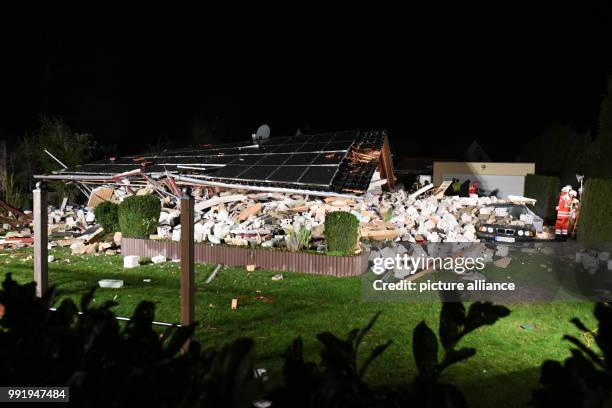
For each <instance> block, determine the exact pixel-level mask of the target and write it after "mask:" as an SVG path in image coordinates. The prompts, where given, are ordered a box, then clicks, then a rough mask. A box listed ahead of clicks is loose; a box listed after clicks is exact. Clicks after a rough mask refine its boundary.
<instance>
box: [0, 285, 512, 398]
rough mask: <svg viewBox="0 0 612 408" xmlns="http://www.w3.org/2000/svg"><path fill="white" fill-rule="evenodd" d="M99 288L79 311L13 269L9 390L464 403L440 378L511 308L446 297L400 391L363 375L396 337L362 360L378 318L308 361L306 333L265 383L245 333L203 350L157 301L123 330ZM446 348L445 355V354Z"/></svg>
mask: <svg viewBox="0 0 612 408" xmlns="http://www.w3.org/2000/svg"><path fill="white" fill-rule="evenodd" d="M93 294H94V291H93V290H92V291H90V292H89V293H87V294H86V295H85V296H83V299H82V300H81V304H80V309H81V312H82V314H80V315H79V313H78V309H77V307H76V305H75V304H74V303H73V302H72V300H70V299H65V300H63V301H62V302H61V304H60V306H59V307H58V308H57V311H55V312H52V311H50V310H49V307H51V306H52V305H53V304H54V301H55V296H56V291H55V289H53V288H52V289H50V290H49V291H48V292H47V293H46V294H45V295H44V296H43V298H41V299H39V298H36V296H35V285H34V284H33V283H29V284H26V285H19V284H17V283H16V282H15V281H14V280H12V279H11V276H10V274H9V275H7V278H6V279H5V281H4V283H3V289H2V290H0V304H2V305H4V307H5V314H4V316H2V317H1V318H0V362H2V370H0V384H1V385H3V386H11V385H12V386H24V385H38V386H60V385H61V386H69V387H70V399H71V402H72V404H73V405H74V406H88V407H119V406H130V405H134V406H154V407H199V406H202V407H204V406H206V407H251V406H253V404H254V402H256V401H258V400H267V401H269V402H271V403H272V406H273V407H382V406H385V407H387V406H406V405H409V404H410V403H413V404H416V405H414V406H422V407H464V406H466V402H465V398H464V397H463V394H462V393H461V392H460V390H459V389H458V388H456V387H455V386H453V385H451V384H445V383H441V382H440V381H439V377H440V374H441V373H442V372H443V370H444V369H445V368H447V367H448V366H450V365H452V364H455V363H458V362H460V361H462V360H465V359H467V358H469V357H471V356H473V355H474V354H475V352H476V351H475V350H474V349H470V348H457V344H458V342H459V341H460V340H461V339H462V338H463V337H464V336H465V335H467V334H469V333H470V332H472V331H474V330H475V329H477V328H479V327H482V326H485V325H490V324H493V323H495V322H496V321H497V320H498V319H499V318H500V317H503V316H506V315H508V314H509V310H508V309H506V308H505V307H503V306H494V305H492V304H490V303H473V304H472V305H471V306H470V308H469V310H468V311H467V312H466V310H465V308H464V306H463V305H462V304H461V303H445V304H443V307H442V312H441V315H440V328H439V339H438V338H437V337H436V335H435V334H434V332H433V331H432V330H431V329H430V328H429V327H428V326H427V325H426V324H425V322H421V323H420V324H419V325H418V326H417V327H416V329H415V330H414V335H413V353H414V358H415V361H416V365H417V369H418V373H417V375H416V378H415V379H414V380H413V381H412V383H408V382H407V384H406V386H405V387H399V388H397V389H385V388H373V387H371V386H369V385H368V384H367V383H366V381H365V380H364V376H365V373H366V372H367V369H368V367H370V365H371V364H372V363H373V362H374V361H375V359H376V358H377V357H378V356H380V355H381V354H382V353H383V352H384V351H385V350H386V349H387V347H388V346H389V345H390V344H391V342H390V341H389V342H387V343H384V344H381V345H379V346H376V347H375V348H374V349H373V351H372V352H371V353H370V355H369V356H367V358H365V360H363V362H362V363H361V364H359V363H358V360H359V361H361V359H358V351H359V346H360V345H361V344H362V342H363V339H364V337H365V336H366V335H367V334H368V332H369V331H370V330H371V329H372V327H373V326H374V324H375V322H376V319H377V318H378V316H379V314H377V315H376V316H374V318H373V319H372V320H371V321H370V322H369V324H368V325H367V326H366V327H364V328H363V329H354V330H352V331H351V332H350V333H349V334H348V336H347V338H346V339H345V340H342V339H339V338H338V337H336V336H335V335H333V334H331V333H328V332H325V333H321V334H319V335H318V336H317V338H318V340H319V341H320V342H321V343H322V346H323V349H322V350H321V352H320V356H321V362H320V363H314V362H306V361H305V360H304V355H303V342H302V339H301V338H298V339H295V340H294V341H293V343H292V344H291V346H290V347H289V348H288V349H287V351H286V352H285V354H284V356H283V358H284V367H283V380H284V381H283V382H282V383H281V384H277V385H274V384H267V383H265V382H262V381H261V380H259V379H256V378H255V376H254V374H253V348H254V344H253V342H252V341H251V340H249V339H238V340H236V341H234V342H232V343H230V344H228V345H226V346H224V347H223V348H222V349H221V351H215V350H213V349H207V350H203V349H202V347H201V346H200V344H199V343H198V342H197V341H191V342H190V343H189V348H188V351H187V352H186V353H185V354H182V355H181V354H180V353H179V351H180V350H181V348H182V347H183V346H184V345H185V343H186V342H187V341H188V340H189V339H191V337H192V335H193V332H194V326H189V327H181V328H176V327H175V328H171V329H169V330H166V331H165V332H164V333H162V334H161V335H160V333H159V332H157V331H155V330H154V329H153V327H152V323H151V322H152V321H153V318H154V305H153V303H151V302H142V303H140V304H139V305H138V306H137V308H136V310H135V312H134V315H133V317H132V320H131V321H130V322H129V323H127V324H126V325H125V327H124V328H123V329H121V327H120V326H119V325H118V323H117V321H116V319H115V316H114V314H113V313H112V311H111V310H110V308H111V307H112V306H114V305H115V303H114V302H106V303H104V304H103V305H102V306H99V307H91V306H90V303H91V301H92V299H93ZM439 344H441V345H442V348H443V353H441V354H442V356H441V358H439V354H440V353H439V352H438V348H439Z"/></svg>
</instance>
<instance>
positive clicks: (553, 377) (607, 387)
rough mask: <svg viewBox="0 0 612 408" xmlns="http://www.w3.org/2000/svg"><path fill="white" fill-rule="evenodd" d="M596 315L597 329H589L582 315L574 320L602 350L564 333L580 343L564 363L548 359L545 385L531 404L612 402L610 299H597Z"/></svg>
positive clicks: (543, 372)
mask: <svg viewBox="0 0 612 408" xmlns="http://www.w3.org/2000/svg"><path fill="white" fill-rule="evenodd" d="M594 315H595V318H596V319H597V321H598V327H597V329H596V330H591V329H588V328H587V327H586V326H585V325H584V324H583V323H582V322H581V321H580V319H578V318H574V319H572V320H571V321H572V323H574V325H575V326H576V327H577V328H578V329H580V330H581V331H582V332H583V333H589V334H590V335H592V336H593V337H594V338H595V344H597V346H598V347H599V350H600V351H601V354H598V353H596V352H595V351H594V350H592V349H591V348H589V347H587V346H586V345H585V344H584V343H582V342H581V341H580V340H578V339H577V338H576V337H574V336H570V335H565V336H563V338H564V339H565V340H568V341H569V342H571V343H572V344H573V345H574V346H576V347H575V348H573V349H571V353H572V356H571V357H569V358H567V359H566V360H565V361H564V362H563V364H562V363H560V362H558V361H545V362H544V364H542V369H541V373H540V382H541V384H542V388H540V389H537V390H535V391H534V392H533V398H532V401H531V405H534V406H536V407H559V406H568V407H570V406H571V407H576V408H579V407H585V408H586V407H604V406H609V399H610V391H611V390H612V307H611V306H610V305H609V304H608V303H601V302H600V303H597V304H596V305H595V311H594Z"/></svg>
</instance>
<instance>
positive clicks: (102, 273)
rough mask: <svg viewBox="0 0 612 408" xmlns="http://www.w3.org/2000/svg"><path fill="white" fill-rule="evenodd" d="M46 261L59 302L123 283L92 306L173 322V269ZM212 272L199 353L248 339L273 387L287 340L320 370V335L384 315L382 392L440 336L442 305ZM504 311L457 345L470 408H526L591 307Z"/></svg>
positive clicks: (305, 280) (21, 268) (374, 371)
mask: <svg viewBox="0 0 612 408" xmlns="http://www.w3.org/2000/svg"><path fill="white" fill-rule="evenodd" d="M31 253H32V252H31V250H27V249H24V250H19V251H1V252H0V272H2V275H4V273H6V272H12V273H13V275H14V277H15V279H17V280H18V281H20V282H27V281H30V280H31V278H32V260H31V259H27V258H28V257H30V256H31ZM50 254H52V255H54V256H55V258H56V260H55V262H53V263H51V264H50V282H51V284H54V285H57V286H58V287H59V288H60V289H61V290H62V295H63V296H70V297H73V298H77V299H78V298H80V296H81V295H82V294H83V293H84V291H86V290H87V289H88V288H90V287H92V286H94V285H97V281H98V280H100V279H103V278H119V279H123V280H124V282H125V287H124V288H121V289H99V290H98V291H97V292H96V296H95V303H102V302H103V301H106V300H110V299H116V300H117V301H118V302H119V306H117V307H116V309H115V310H116V313H117V314H118V315H120V316H128V317H129V316H130V314H131V311H132V310H133V309H134V307H135V305H136V304H137V303H138V302H140V301H142V300H152V301H155V303H156V304H157V315H156V320H160V321H166V322H176V321H178V319H179V264H177V263H172V262H168V263H166V264H163V265H144V266H141V267H139V268H136V269H128V270H124V269H123V267H122V258H121V257H120V256H107V255H100V256H70V255H69V252H68V251H67V250H65V249H57V250H51V251H50ZM68 261H69V262H68ZM538 262H539V261H538ZM524 267H529V266H524ZM538 267H539V266H538ZM213 269H214V266H210V265H197V266H196V283H197V286H198V289H197V295H196V296H197V298H196V301H197V306H196V316H197V319H198V322H199V327H198V331H197V338H198V340H200V341H201V342H202V343H203V344H204V345H205V346H217V347H218V346H220V345H222V344H223V343H225V342H228V341H231V340H233V339H235V338H237V337H239V336H248V337H252V338H254V339H255V341H256V343H257V366H258V367H264V368H266V369H268V371H269V372H270V373H271V375H272V376H273V377H275V376H277V375H278V374H279V369H280V364H281V362H280V359H279V358H278V356H279V354H281V353H282V352H283V351H284V349H285V348H286V347H287V346H288V345H289V343H290V342H291V340H292V339H293V338H295V337H297V336H302V337H303V339H304V342H305V351H306V354H307V357H308V358H310V359H312V360H318V356H317V352H318V350H319V346H318V344H317V340H316V339H315V335H316V334H317V333H319V332H321V331H326V330H329V331H332V332H334V333H336V334H339V335H342V336H344V335H345V334H346V333H347V332H348V331H349V330H350V329H352V328H354V327H362V326H364V325H365V324H366V323H367V322H368V321H369V320H370V318H371V317H372V316H373V315H374V313H376V312H377V311H382V315H381V317H380V319H379V321H378V323H377V324H376V326H375V327H374V329H373V330H372V331H371V333H370V334H369V335H368V336H367V337H366V338H365V341H364V343H365V344H364V345H363V346H362V347H363V348H362V350H363V351H368V350H369V349H370V348H371V347H374V346H375V345H376V344H379V343H382V342H384V341H386V340H388V339H391V340H393V344H392V345H391V347H390V348H389V349H388V350H387V351H386V352H385V353H384V354H383V355H382V356H381V357H380V358H378V360H377V361H376V362H375V363H374V364H373V365H372V366H371V369H370V372H369V379H370V381H371V382H372V383H374V384H379V385H390V384H399V383H404V382H406V381H409V380H410V379H411V378H412V373H413V372H414V361H413V359H412V354H411V337H412V329H413V328H414V327H415V326H416V325H417V324H418V323H419V322H420V321H421V320H423V319H424V320H426V321H427V323H428V324H429V325H430V326H431V327H433V328H434V329H437V325H438V322H437V320H438V313H439V310H440V304H439V303H437V302H428V303H423V302H418V303H416V302H414V303H410V302H366V301H363V300H362V294H361V281H360V279H359V278H335V277H323V276H312V275H305V274H299V273H284V274H283V275H284V279H283V280H281V281H272V280H271V277H272V276H273V275H274V274H276V273H277V272H272V271H262V270H257V271H255V272H252V273H248V272H246V270H245V269H242V268H225V269H222V270H221V271H220V273H219V275H218V276H217V278H216V279H215V280H214V281H213V283H212V284H210V285H205V284H204V281H205V280H206V278H207V277H208V275H209V274H210V273H211V271H212V270H213ZM143 279H151V282H150V283H147V282H144V281H143ZM232 298H238V299H239V304H238V310H235V311H232V310H231V309H230V302H231V299H232ZM508 306H509V307H510V309H511V311H512V313H511V315H510V316H509V317H506V318H504V319H502V320H501V321H500V322H498V323H497V324H495V325H494V326H492V327H485V328H483V329H480V330H478V331H477V332H476V333H473V334H471V335H470V336H469V337H468V338H466V339H465V341H464V344H463V345H465V346H473V347H475V348H476V349H477V354H476V356H475V357H473V358H471V359H470V360H468V361H467V362H464V363H461V364H459V365H457V366H455V367H453V368H452V369H450V370H449V371H448V372H447V373H446V377H445V378H446V379H447V380H448V381H453V382H455V383H457V384H458V385H459V386H461V387H462V389H463V390H464V391H465V393H466V395H467V397H468V399H469V402H470V405H471V406H476V407H489V406H508V407H514V406H519V405H522V406H525V405H526V402H527V400H528V399H529V397H530V392H531V390H532V389H533V388H534V387H535V386H536V385H537V381H538V376H539V366H540V364H541V363H542V362H543V361H544V360H545V359H563V358H565V357H567V356H568V355H569V352H568V350H569V344H568V343H567V342H563V341H562V340H561V337H562V336H563V334H566V333H573V334H578V331H577V330H576V329H575V328H574V326H573V325H572V324H571V323H569V320H570V319H571V318H572V317H575V316H576V317H579V318H581V319H582V320H583V321H584V322H586V323H587V325H592V324H593V322H594V319H593V317H592V309H593V304H590V303H578V302H567V303H563V302H556V303H546V304H531V305H508ZM521 323H531V324H533V325H535V327H536V329H535V330H524V329H522V328H520V325H521ZM363 354H365V353H363ZM362 356H363V355H362Z"/></svg>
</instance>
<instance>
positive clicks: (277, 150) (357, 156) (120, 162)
mask: <svg viewBox="0 0 612 408" xmlns="http://www.w3.org/2000/svg"><path fill="white" fill-rule="evenodd" d="M383 146H387V149H388V142H387V135H386V132H385V131H383V130H377V131H345V132H335V133H323V134H313V135H299V136H291V137H280V138H269V139H265V140H257V141H248V142H244V143H232V144H220V145H215V146H212V145H206V146H200V147H197V148H191V149H178V150H164V151H161V152H158V153H152V154H142V155H135V156H124V157H119V158H111V159H107V160H101V161H97V162H93V163H89V164H83V165H79V166H74V167H71V168H67V169H63V170H60V171H57V172H54V173H53V174H51V175H40V176H35V177H36V178H39V179H47V180H60V181H65V182H69V181H72V182H78V183H83V184H108V183H111V184H112V183H119V182H123V183H124V184H125V182H124V181H123V180H125V179H129V180H130V183H132V182H135V184H138V182H139V179H140V180H141V181H142V182H144V183H150V182H151V181H155V180H158V181H159V180H163V179H166V178H172V179H173V180H174V182H176V183H177V184H198V185H219V184H231V185H235V186H236V188H241V187H251V186H252V187H260V188H259V189H265V188H286V189H299V190H313V191H322V192H336V193H353V194H361V193H364V192H365V191H367V189H368V186H369V184H370V181H371V179H372V176H373V174H374V171H375V170H376V169H377V168H379V167H380V165H381V163H380V161H381V160H382V159H383V156H384V158H385V160H390V157H389V154H382V151H383ZM385 167H386V168H391V167H390V163H388V164H387V165H386V166H385ZM262 187H263V188H262Z"/></svg>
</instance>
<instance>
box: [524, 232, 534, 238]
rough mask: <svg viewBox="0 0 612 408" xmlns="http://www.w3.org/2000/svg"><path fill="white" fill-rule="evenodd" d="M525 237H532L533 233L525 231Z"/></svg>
mask: <svg viewBox="0 0 612 408" xmlns="http://www.w3.org/2000/svg"><path fill="white" fill-rule="evenodd" d="M525 236H526V237H533V231H525Z"/></svg>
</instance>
